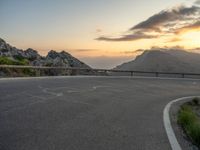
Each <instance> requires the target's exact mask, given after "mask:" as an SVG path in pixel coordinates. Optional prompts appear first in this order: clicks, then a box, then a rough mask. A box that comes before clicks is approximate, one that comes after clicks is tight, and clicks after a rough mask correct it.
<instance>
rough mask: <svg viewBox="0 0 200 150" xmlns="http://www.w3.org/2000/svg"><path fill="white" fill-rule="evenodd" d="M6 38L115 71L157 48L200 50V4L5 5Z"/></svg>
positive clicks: (53, 0)
mask: <svg viewBox="0 0 200 150" xmlns="http://www.w3.org/2000/svg"><path fill="white" fill-rule="evenodd" d="M0 18H1V24H0V37H1V38H3V39H4V40H5V41H6V42H7V43H10V44H11V45H13V46H15V47H17V48H21V49H27V48H29V47H31V48H33V49H36V50H38V51H39V53H40V54H42V55H46V54H47V52H48V51H49V50H51V49H53V50H56V51H61V50H65V51H67V52H69V53H71V54H72V55H74V56H75V57H77V58H79V59H80V60H82V61H84V62H86V63H88V64H89V65H91V66H92V67H96V68H111V67H114V66H115V65H119V64H120V63H122V62H126V61H129V60H132V59H134V57H135V56H136V55H138V54H140V53H141V52H142V51H141V50H138V49H150V48H151V47H155V46H156V47H175V46H180V47H184V48H185V49H189V50H191V51H192V49H195V48H199V47H200V38H199V37H200V0H197V1H193V0H148V1H147V0H0Z"/></svg>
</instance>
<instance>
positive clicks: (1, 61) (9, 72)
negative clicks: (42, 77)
mask: <svg viewBox="0 0 200 150" xmlns="http://www.w3.org/2000/svg"><path fill="white" fill-rule="evenodd" d="M0 65H22V66H24V65H29V61H28V60H27V59H25V58H23V57H18V56H16V57H15V59H11V58H9V57H6V56H0ZM1 71H2V72H4V74H6V76H35V75H36V71H35V70H33V69H29V68H23V69H14V68H4V69H0V72H1Z"/></svg>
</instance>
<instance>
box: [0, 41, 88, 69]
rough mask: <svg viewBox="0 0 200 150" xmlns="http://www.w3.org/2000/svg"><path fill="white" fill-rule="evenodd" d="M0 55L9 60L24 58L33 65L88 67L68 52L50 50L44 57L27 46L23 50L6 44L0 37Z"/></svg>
mask: <svg viewBox="0 0 200 150" xmlns="http://www.w3.org/2000/svg"><path fill="white" fill-rule="evenodd" d="M0 56H5V57H8V58H10V59H11V60H18V59H26V60H28V62H29V65H33V66H54V67H55V66H61V67H79V68H90V67H89V66H88V65H86V64H85V63H83V62H81V61H79V60H78V59H76V58H75V57H73V56H72V55H70V54H69V53H67V52H65V51H62V52H60V53H59V52H56V51H53V50H51V51H50V52H49V53H48V54H47V56H46V57H42V56H40V55H39V54H38V52H37V51H36V50H33V49H31V48H28V49H27V50H25V51H23V50H21V49H17V48H15V47H12V46H10V45H9V44H7V43H6V42H5V41H4V40H3V39H1V38H0Z"/></svg>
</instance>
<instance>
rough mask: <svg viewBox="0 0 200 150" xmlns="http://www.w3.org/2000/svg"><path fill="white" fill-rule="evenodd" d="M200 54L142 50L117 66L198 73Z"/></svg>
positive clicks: (199, 69) (143, 69)
mask: <svg viewBox="0 0 200 150" xmlns="http://www.w3.org/2000/svg"><path fill="white" fill-rule="evenodd" d="M199 64H200V54H197V53H196V54H194V53H190V52H187V51H181V50H180V49H179V50H172V49H171V50H169V49H153V50H152V49H151V50H146V51H144V52H143V53H142V54H141V55H139V56H137V57H136V58H135V60H133V61H130V62H127V63H124V64H122V65H119V66H117V67H116V68H115V69H119V70H136V71H155V72H186V73H199V72H200V68H199Z"/></svg>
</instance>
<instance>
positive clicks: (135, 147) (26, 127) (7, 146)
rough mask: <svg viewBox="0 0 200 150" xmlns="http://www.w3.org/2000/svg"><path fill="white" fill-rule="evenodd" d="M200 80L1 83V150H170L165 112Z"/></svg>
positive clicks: (195, 91) (197, 89)
mask: <svg viewBox="0 0 200 150" xmlns="http://www.w3.org/2000/svg"><path fill="white" fill-rule="evenodd" d="M190 95H200V80H189V79H155V78H134V77H132V78H131V77H63V78H43V79H18V80H0V150H170V149H171V148H170V144H169V141H168V139H167V135H166V132H165V129H164V125H163V109H164V107H165V105H166V104H167V103H168V102H170V101H171V100H173V99H176V98H179V97H183V96H190Z"/></svg>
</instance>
